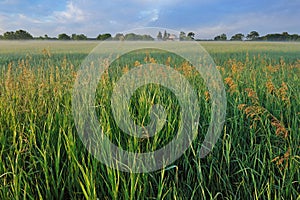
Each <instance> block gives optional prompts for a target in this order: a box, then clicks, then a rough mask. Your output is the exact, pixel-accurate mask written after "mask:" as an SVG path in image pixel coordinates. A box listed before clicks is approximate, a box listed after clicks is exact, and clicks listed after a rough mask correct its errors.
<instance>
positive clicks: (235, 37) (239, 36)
mask: <svg viewBox="0 0 300 200" xmlns="http://www.w3.org/2000/svg"><path fill="white" fill-rule="evenodd" d="M244 37H245V35H244V34H242V33H237V34H235V35H233V36H232V37H231V39H230V40H231V41H242V40H243V38H244Z"/></svg>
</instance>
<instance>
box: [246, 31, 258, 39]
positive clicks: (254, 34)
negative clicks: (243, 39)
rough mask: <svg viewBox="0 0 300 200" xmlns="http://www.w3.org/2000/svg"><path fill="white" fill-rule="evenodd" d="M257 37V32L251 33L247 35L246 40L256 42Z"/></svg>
mask: <svg viewBox="0 0 300 200" xmlns="http://www.w3.org/2000/svg"><path fill="white" fill-rule="evenodd" d="M258 37H259V33H258V32H257V31H251V32H250V33H249V34H248V35H247V39H248V40H256V39H257V38H258Z"/></svg>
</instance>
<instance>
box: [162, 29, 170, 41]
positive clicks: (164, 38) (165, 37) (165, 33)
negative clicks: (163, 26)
mask: <svg viewBox="0 0 300 200" xmlns="http://www.w3.org/2000/svg"><path fill="white" fill-rule="evenodd" d="M169 37H170V33H167V31H166V30H165V31H164V36H163V40H167V39H168V38H169Z"/></svg>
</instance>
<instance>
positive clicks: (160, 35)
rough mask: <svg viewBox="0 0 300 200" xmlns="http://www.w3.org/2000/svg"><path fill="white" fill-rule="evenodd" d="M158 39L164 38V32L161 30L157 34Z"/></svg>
mask: <svg viewBox="0 0 300 200" xmlns="http://www.w3.org/2000/svg"><path fill="white" fill-rule="evenodd" d="M156 38H157V40H162V33H161V32H160V31H159V32H158V34H157V36H156Z"/></svg>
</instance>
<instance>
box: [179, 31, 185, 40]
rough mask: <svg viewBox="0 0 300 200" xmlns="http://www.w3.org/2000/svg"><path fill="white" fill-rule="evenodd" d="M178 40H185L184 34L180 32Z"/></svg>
mask: <svg viewBox="0 0 300 200" xmlns="http://www.w3.org/2000/svg"><path fill="white" fill-rule="evenodd" d="M179 40H180V41H183V40H186V35H185V32H183V31H181V32H180V33H179Z"/></svg>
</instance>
